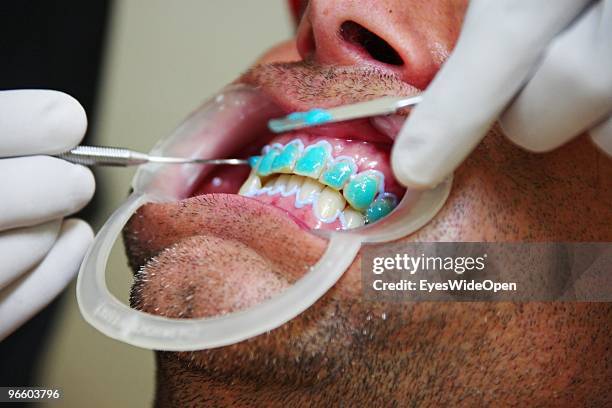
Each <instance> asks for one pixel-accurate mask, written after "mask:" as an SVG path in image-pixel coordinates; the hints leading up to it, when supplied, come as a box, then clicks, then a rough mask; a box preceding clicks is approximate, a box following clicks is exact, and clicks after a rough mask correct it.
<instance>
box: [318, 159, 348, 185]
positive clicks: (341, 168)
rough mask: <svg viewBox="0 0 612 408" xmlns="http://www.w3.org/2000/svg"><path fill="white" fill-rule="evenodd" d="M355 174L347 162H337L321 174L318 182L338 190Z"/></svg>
mask: <svg viewBox="0 0 612 408" xmlns="http://www.w3.org/2000/svg"><path fill="white" fill-rule="evenodd" d="M354 172H355V170H354V166H353V165H351V163H350V162H348V161H339V162H337V163H335V164H334V165H333V166H331V167H330V168H328V169H327V170H325V171H324V172H323V174H322V175H321V178H320V179H319V181H321V183H323V184H325V185H328V186H330V187H331V188H333V189H336V190H340V189H341V188H342V186H344V185H345V184H346V182H347V181H348V180H349V178H351V176H352V175H353V173H354Z"/></svg>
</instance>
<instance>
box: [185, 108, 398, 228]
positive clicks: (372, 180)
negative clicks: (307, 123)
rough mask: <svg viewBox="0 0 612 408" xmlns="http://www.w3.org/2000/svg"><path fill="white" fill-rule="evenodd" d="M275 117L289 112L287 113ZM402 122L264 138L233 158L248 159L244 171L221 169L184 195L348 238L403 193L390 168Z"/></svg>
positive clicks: (369, 121) (374, 121)
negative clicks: (248, 207)
mask: <svg viewBox="0 0 612 408" xmlns="http://www.w3.org/2000/svg"><path fill="white" fill-rule="evenodd" d="M252 103H256V102H255V101H253V102H252ZM279 110H280V111H282V112H284V113H289V112H290V111H291V110H290V109H287V107H286V106H284V107H281V106H279ZM261 119H263V118H260V120H261ZM267 119H271V117H267V118H266V119H265V120H267ZM403 119H404V117H403V116H399V115H394V116H393V117H381V118H373V119H364V120H354V121H350V122H346V123H341V124H336V125H326V126H321V127H318V128H311V129H307V131H294V132H287V133H283V134H280V135H274V134H272V133H270V132H267V131H264V132H263V133H262V134H260V135H258V136H257V137H256V138H255V139H253V141H252V142H251V143H248V144H247V145H246V146H239V147H238V148H237V149H236V151H235V152H234V153H233V154H234V155H237V156H238V157H241V158H249V161H250V163H251V167H250V168H246V167H242V168H236V167H229V166H220V167H219V168H216V169H214V170H212V171H211V172H210V173H208V174H207V175H206V176H205V177H203V179H202V181H201V182H200V183H199V184H197V187H196V188H195V189H194V190H193V191H192V192H191V193H190V194H189V195H190V196H199V195H202V194H213V193H226V194H238V195H241V196H244V197H249V198H251V199H253V200H257V201H259V202H262V203H265V204H267V205H271V206H274V207H277V208H279V209H281V210H283V211H285V212H286V213H287V214H288V215H290V216H291V218H293V219H294V220H296V221H298V222H299V223H300V224H302V225H303V226H305V227H307V228H310V229H325V230H347V229H353V228H358V227H361V226H363V225H366V224H372V223H375V222H377V221H378V220H380V219H382V218H384V217H385V216H387V215H388V214H389V213H390V212H391V211H392V210H393V209H394V208H395V206H396V205H397V203H398V202H399V200H400V199H401V198H402V196H403V195H404V193H405V191H406V190H405V188H404V187H403V186H401V185H400V184H399V183H398V182H397V180H395V178H394V177H393V173H392V171H391V166H390V163H389V158H390V151H391V146H392V142H393V137H394V136H395V133H396V131H397V130H398V129H399V127H400V126H401V123H402V122H403Z"/></svg>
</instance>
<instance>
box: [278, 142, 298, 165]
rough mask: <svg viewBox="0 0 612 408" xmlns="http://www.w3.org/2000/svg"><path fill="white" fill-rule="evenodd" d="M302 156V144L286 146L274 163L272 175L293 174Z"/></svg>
mask: <svg viewBox="0 0 612 408" xmlns="http://www.w3.org/2000/svg"><path fill="white" fill-rule="evenodd" d="M299 156H300V143H297V142H292V143H289V144H288V145H286V146H285V148H284V149H283V151H282V152H280V154H279V155H278V156H276V158H275V159H274V162H273V163H272V168H271V169H272V173H291V172H292V170H293V166H294V165H295V162H296V160H297V159H298V157H299Z"/></svg>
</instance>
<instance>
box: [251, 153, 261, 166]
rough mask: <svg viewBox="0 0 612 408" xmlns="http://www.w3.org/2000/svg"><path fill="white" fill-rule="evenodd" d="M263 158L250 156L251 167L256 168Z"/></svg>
mask: <svg viewBox="0 0 612 408" xmlns="http://www.w3.org/2000/svg"><path fill="white" fill-rule="evenodd" d="M260 160H261V156H251V157H249V166H251V168H253V169H254V168H255V167H257V164H258V163H259V161H260Z"/></svg>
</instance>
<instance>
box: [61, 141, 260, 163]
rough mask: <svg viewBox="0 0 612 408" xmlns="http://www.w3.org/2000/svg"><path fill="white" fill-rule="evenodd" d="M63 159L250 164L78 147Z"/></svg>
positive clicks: (99, 147) (122, 149)
mask: <svg viewBox="0 0 612 408" xmlns="http://www.w3.org/2000/svg"><path fill="white" fill-rule="evenodd" d="M55 157H59V158H61V159H64V160H67V161H69V162H72V163H75V164H82V165H84V166H118V167H129V166H137V165H139V164H144V163H163V164H230V165H244V164H249V162H248V160H243V159H191V158H187V157H161V156H149V155H148V154H146V153H141V152H136V151H134V150H130V149H124V148H120V147H105V146H77V147H75V148H74V149H72V150H70V151H67V152H65V153H60V154H57V155H55Z"/></svg>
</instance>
